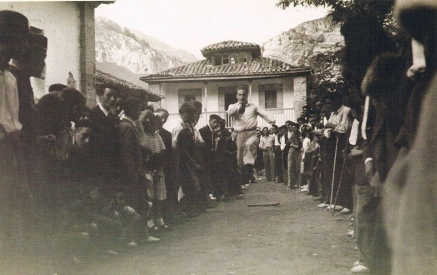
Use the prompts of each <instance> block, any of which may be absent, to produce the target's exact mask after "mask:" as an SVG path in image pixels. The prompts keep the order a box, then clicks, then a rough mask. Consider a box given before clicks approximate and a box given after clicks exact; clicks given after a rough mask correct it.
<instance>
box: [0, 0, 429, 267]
mask: <svg viewBox="0 0 437 275" xmlns="http://www.w3.org/2000/svg"><path fill="white" fill-rule="evenodd" d="M407 2H408V1H397V6H396V12H397V14H398V16H399V18H400V19H401V23H402V24H403V27H404V28H405V29H406V30H408V31H409V32H410V33H411V36H412V43H411V52H412V61H409V60H408V58H407V57H408V55H407V57H406V55H405V52H403V53H401V54H400V53H398V52H394V51H393V50H392V48H390V46H389V43H387V44H383V43H380V44H378V46H379V47H380V48H379V50H380V52H379V53H378V52H377V51H375V52H374V54H375V56H373V57H374V58H372V59H371V60H373V62H371V63H369V66H366V68H365V70H364V71H363V73H362V74H361V76H360V74H359V73H357V74H356V75H355V76H356V78H357V79H359V81H358V82H359V84H360V90H361V92H362V94H363V96H362V97H361V99H362V100H357V101H356V102H351V101H349V105H351V106H350V107H347V106H345V105H344V102H345V101H344V98H343V95H341V94H340V93H326V94H325V95H324V96H323V98H321V99H320V100H319V101H318V103H322V104H313V105H307V106H305V107H304V108H303V110H302V113H301V116H300V117H299V118H298V119H297V121H296V122H293V121H287V122H285V125H279V126H277V125H275V122H276V121H275V120H274V118H273V117H271V116H270V114H269V113H268V112H266V111H265V110H264V109H263V108H261V107H259V106H257V105H256V104H253V103H250V102H248V91H247V88H246V87H244V86H242V87H238V88H237V89H236V91H235V92H236V101H237V102H236V103H234V104H231V105H230V106H229V108H228V110H227V113H228V115H229V117H231V118H232V121H233V125H232V128H231V129H228V128H226V125H227V123H226V121H225V120H224V119H223V118H222V117H220V116H219V115H215V114H213V115H210V117H209V123H208V125H206V126H205V127H203V128H200V129H197V128H196V127H195V126H196V124H197V122H198V121H199V118H200V115H201V113H202V104H201V103H200V102H198V101H195V100H191V101H186V102H184V103H183V104H182V105H181V106H180V108H179V116H177V117H174V118H171V119H168V117H169V113H168V111H167V110H165V109H163V108H158V109H154V108H152V107H151V106H149V105H148V104H147V101H146V100H145V98H144V97H143V96H142V95H141V94H140V93H128V94H125V93H123V92H122V91H120V90H119V89H118V88H117V87H116V86H113V85H111V84H103V85H101V86H100V87H99V89H98V91H97V95H98V99H99V100H98V102H99V103H98V104H97V105H96V106H94V107H93V108H91V109H90V108H88V107H87V106H86V98H85V97H84V96H83V94H82V93H81V92H80V91H78V90H77V89H75V88H74V87H68V86H66V85H63V84H54V85H51V86H50V88H49V91H48V92H49V93H48V94H46V95H44V96H43V97H42V98H41V99H40V100H39V101H38V102H37V103H36V104H35V103H34V100H33V92H32V87H31V85H30V81H29V78H30V76H35V75H38V73H41V69H42V67H43V66H41V64H43V62H44V58H45V54H44V53H45V49H46V47H47V39H46V38H45V37H44V36H42V35H40V34H37V33H33V32H32V29H31V28H29V22H28V20H27V18H26V17H25V16H23V15H22V14H20V13H17V12H13V11H0V66H1V72H2V73H1V74H0V82H1V87H0V91H1V93H0V96H1V98H0V114H1V116H0V154H1V156H2V157H1V158H0V162H1V163H0V188H1V190H0V191H1V192H0V211H1V212H0V215H1V217H2V218H1V221H0V234H1V236H0V242H1V250H2V252H3V251H5V250H8V249H9V250H11V249H12V250H13V249H14V247H15V246H16V245H17V243H19V242H20V241H21V242H22V244H21V246H20V247H22V246H23V245H24V243H26V245H27V246H29V245H31V244H32V241H35V240H40V239H41V238H43V239H44V237H48V236H54V235H61V236H63V238H64V239H65V238H69V237H71V238H73V239H75V238H76V237H78V236H79V237H80V238H85V239H87V240H88V241H93V242H99V241H101V240H102V239H107V240H109V242H106V243H105V245H106V246H107V247H106V248H108V250H107V251H109V252H110V253H115V254H116V248H117V247H120V246H130V247H136V246H137V245H138V243H139V242H158V241H159V240H160V239H159V238H157V237H156V236H157V235H156V234H160V233H162V232H165V231H168V230H173V228H174V226H175V225H177V224H178V223H181V222H184V221H186V220H188V219H191V218H193V217H196V216H198V215H200V214H202V213H204V212H206V211H205V210H206V209H207V208H208V207H210V206H211V204H212V203H213V202H215V201H220V200H229V199H238V198H243V197H244V193H243V192H244V190H246V189H248V188H249V187H250V184H251V183H254V182H256V180H257V179H259V176H260V175H261V173H263V172H262V171H264V174H265V178H266V181H275V182H277V183H279V184H280V183H283V184H284V185H286V186H287V188H289V189H296V190H297V191H299V192H303V193H307V194H308V195H313V196H314V198H313V199H314V200H315V201H319V202H320V204H317V207H319V208H326V209H328V210H330V211H332V212H334V211H341V213H344V214H347V213H353V214H352V215H353V216H352V217H353V219H354V231H353V235H354V236H355V240H356V243H357V248H358V251H359V259H358V261H357V262H356V263H354V264H353V267H352V269H351V271H352V272H353V273H368V272H373V273H375V274H390V273H393V274H434V272H433V271H435V270H436V263H437V261H436V259H437V258H436V255H437V252H436V247H437V246H436V245H435V243H436V240H437V238H436V236H437V234H436V233H435V229H436V228H437V227H436V226H435V209H436V207H435V199H434V194H435V187H434V186H435V175H436V173H435V170H434V169H433V168H432V167H433V165H434V163H435V162H433V161H432V159H433V156H434V154H435V153H434V152H435V150H433V149H434V147H435V135H433V132H434V131H433V129H434V127H433V124H434V123H435V120H434V118H435V111H434V110H435V107H434V106H433V104H435V100H434V97H435V94H434V93H433V91H432V90H433V87H435V80H434V74H435V67H436V65H435V63H436V61H435V51H436V41H435V38H434V37H435V31H436V30H437V23H436V18H437V16H436V11H437V5H436V4H435V3H434V2H432V1H431V2H432V3H433V4H429V3H428V4H426V5H425V6H424V5H423V3H422V2H426V1H420V0H417V1H413V4H411V3H407ZM416 19H417V20H416ZM359 20H361V19H356V20H355V21H354V20H353V19H350V21H348V22H345V23H344V24H343V26H342V34H343V35H344V36H345V43H346V48H347V49H348V47H349V45H350V44H349V43H350V40H349V38H350V36H349V35H351V34H352V33H354V30H355V29H354V28H357V27H358V28H360V27H362V25H361V24H357V22H359ZM417 22H427V23H429V24H428V25H427V26H428V27H427V28H425V29H423V28H418V27H417ZM418 30H420V31H418ZM372 33H373V34H374V36H372V37H373V38H375V39H376V38H378V37H376V35H375V34H376V33H377V30H376V27H375V28H372ZM355 38H356V37H355ZM373 38H372V39H373ZM379 38H380V37H379ZM366 39H367V37H366ZM377 41H379V40H377ZM374 42H375V41H374ZM371 44H372V45H376V44H377V42H375V43H371ZM381 45H384V47H385V48H384V47H383V46H381ZM390 50H391V51H390ZM347 54H348V51H346V57H347V56H348V55H347ZM29 56H31V57H32V58H29ZM346 59H347V58H346ZM369 62H370V61H369ZM349 65H350V64H349ZM355 73H356V72H355ZM421 110H424V111H422V112H421ZM258 116H260V117H262V118H263V119H265V120H266V121H267V122H268V123H270V124H271V127H270V128H267V127H265V128H263V129H260V128H258V127H257V118H258ZM352 211H353V212H352ZM26 245H24V246H26ZM71 253H73V255H72V256H73V257H76V254H74V253H75V251H74V250H72V252H71ZM406 257H409V258H411V259H413V260H414V261H406V260H405V259H406Z"/></svg>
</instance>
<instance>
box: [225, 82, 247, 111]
mask: <svg viewBox="0 0 437 275" xmlns="http://www.w3.org/2000/svg"><path fill="white" fill-rule="evenodd" d="M237 87H238V86H220V87H218V94H219V98H218V107H219V111H226V110H227V109H228V108H229V105H231V104H233V103H236V102H237V98H236V95H237ZM246 88H247V86H246Z"/></svg>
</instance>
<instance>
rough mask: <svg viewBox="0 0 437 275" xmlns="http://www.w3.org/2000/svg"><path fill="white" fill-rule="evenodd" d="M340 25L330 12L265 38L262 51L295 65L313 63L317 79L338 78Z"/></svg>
mask: <svg viewBox="0 0 437 275" xmlns="http://www.w3.org/2000/svg"><path fill="white" fill-rule="evenodd" d="M343 47H344V40H343V36H342V35H341V33H340V25H338V24H335V23H334V22H333V21H332V20H331V18H330V17H329V16H326V17H323V18H320V19H316V20H312V21H308V22H304V23H302V24H300V25H298V26H297V27H295V28H293V29H290V30H288V31H285V32H283V33H282V34H280V35H278V36H275V37H273V38H272V39H269V40H267V41H266V42H265V43H264V44H263V50H264V51H263V55H264V56H266V57H270V58H274V59H279V60H281V61H285V62H287V63H290V64H293V65H297V66H302V65H305V66H312V67H313V68H314V75H315V79H316V81H319V82H321V81H325V82H326V81H328V82H332V83H335V82H337V81H338V80H339V79H340V78H341V66H340V61H341V50H342V48H343Z"/></svg>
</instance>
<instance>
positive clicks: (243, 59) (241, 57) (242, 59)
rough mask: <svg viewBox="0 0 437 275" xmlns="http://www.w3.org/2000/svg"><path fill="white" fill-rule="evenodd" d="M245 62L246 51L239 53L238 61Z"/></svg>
mask: <svg viewBox="0 0 437 275" xmlns="http://www.w3.org/2000/svg"><path fill="white" fill-rule="evenodd" d="M245 62H247V55H246V53H240V62H239V63H245Z"/></svg>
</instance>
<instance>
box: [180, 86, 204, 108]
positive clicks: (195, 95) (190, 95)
mask: <svg viewBox="0 0 437 275" xmlns="http://www.w3.org/2000/svg"><path fill="white" fill-rule="evenodd" d="M190 100H198V101H201V100H202V89H201V88H192V89H178V104H179V107H180V106H181V105H182V103H184V102H185V101H190Z"/></svg>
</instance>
